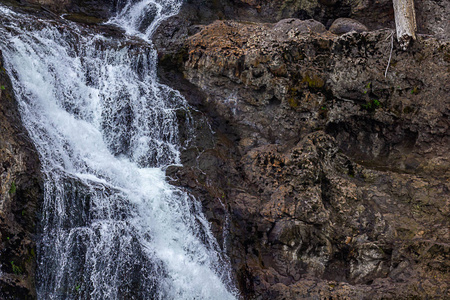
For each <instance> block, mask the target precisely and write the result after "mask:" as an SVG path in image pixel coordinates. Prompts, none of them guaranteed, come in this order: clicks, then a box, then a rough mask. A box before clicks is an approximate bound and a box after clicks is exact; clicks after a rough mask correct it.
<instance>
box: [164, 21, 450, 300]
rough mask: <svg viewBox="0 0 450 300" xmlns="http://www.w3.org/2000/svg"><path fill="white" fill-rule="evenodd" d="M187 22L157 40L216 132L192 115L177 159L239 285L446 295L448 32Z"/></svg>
mask: <svg viewBox="0 0 450 300" xmlns="http://www.w3.org/2000/svg"><path fill="white" fill-rule="evenodd" d="M166 28H167V27H166ZM191 29H192V32H191V33H195V32H197V31H198V32H197V33H195V34H193V35H191V36H190V37H189V38H188V39H187V41H185V42H184V44H183V45H184V48H183V47H182V48H178V49H181V50H178V52H174V51H172V49H175V46H174V45H176V40H175V39H168V40H167V41H168V43H167V44H165V45H159V46H160V51H161V67H162V69H161V74H162V75H163V77H165V78H166V81H167V82H169V81H170V82H172V85H174V86H175V87H177V88H179V89H180V90H181V91H182V92H184V93H185V94H186V96H187V98H188V99H189V100H190V101H191V103H192V104H193V105H195V106H196V107H198V108H199V109H200V110H201V111H203V112H204V113H205V114H206V116H208V117H209V118H210V121H211V124H212V126H213V130H214V131H215V135H212V134H211V133H208V130H207V129H204V128H203V127H202V126H201V125H199V124H198V125H197V127H196V130H197V132H198V134H197V138H196V140H195V141H194V145H193V147H192V148H190V149H187V150H186V151H185V153H184V154H183V157H184V164H185V167H183V168H175V167H172V168H169V169H168V174H169V175H170V177H172V178H177V180H175V181H174V183H175V184H179V185H182V186H186V187H189V188H190V189H191V190H192V191H193V192H194V193H196V195H197V196H198V197H199V198H200V199H202V202H203V204H204V207H205V213H206V215H207V216H208V218H209V219H210V220H211V222H212V224H213V228H214V229H215V231H216V234H217V237H218V239H219V241H220V242H221V243H222V244H223V246H224V249H226V250H227V253H228V255H229V256H230V258H231V262H232V266H233V268H234V270H235V274H236V280H237V282H238V285H239V288H240V290H241V292H242V294H243V296H244V298H246V299H303V298H305V299H316V298H333V299H334V298H344V299H382V298H383V299H385V298H427V297H431V298H437V299H439V298H441V299H444V298H445V297H446V296H447V295H448V288H449V286H448V282H449V279H450V275H449V261H450V260H449V246H450V236H449V231H448V228H449V226H448V225H449V224H448V220H449V210H448V204H449V203H448V201H449V200H448V199H449V197H448V195H449V190H450V186H449V178H450V177H449V176H450V172H449V159H450V156H449V154H448V145H449V144H450V140H449V132H450V131H449V125H450V121H449V114H450V111H449V109H450V99H449V97H448V94H449V92H450V85H449V82H450V80H449V79H450V78H449V72H448V70H449V67H450V59H449V57H450V45H449V43H448V42H445V41H443V40H439V39H435V38H430V37H428V36H425V35H420V36H419V38H418V42H417V43H415V44H414V45H413V46H412V48H410V49H409V50H408V51H406V52H405V51H402V50H401V49H400V47H399V45H398V44H397V43H396V41H395V39H393V38H392V32H393V31H392V30H390V29H387V30H377V31H371V32H360V33H358V32H355V31H352V32H349V33H346V34H343V35H340V36H339V35H335V34H332V33H331V32H329V31H326V30H325V27H324V25H322V24H320V23H319V22H317V21H313V20H306V21H302V20H299V19H285V20H281V21H279V22H278V23H238V22H234V21H217V22H214V23H212V24H211V25H208V26H195V27H191ZM194 29H195V30H194ZM162 32H164V28H162V29H161V31H160V33H162ZM178 37H179V38H180V39H179V40H178V43H183V37H182V35H179V36H178ZM391 48H392V53H391ZM176 68H179V70H181V71H182V72H183V76H184V78H185V79H187V81H188V82H183V81H182V80H181V77H180V76H178V77H177V73H176ZM386 70H387V71H386ZM177 80H180V81H179V82H178V83H176V82H177ZM193 86H195V88H196V89H197V90H198V92H193V89H194V88H193ZM196 114H197V113H196ZM224 232H225V233H227V234H225V235H224V234H223V233H224Z"/></svg>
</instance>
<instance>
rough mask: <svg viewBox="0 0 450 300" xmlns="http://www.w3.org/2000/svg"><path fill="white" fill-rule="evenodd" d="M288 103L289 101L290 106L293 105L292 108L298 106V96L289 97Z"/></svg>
mask: <svg viewBox="0 0 450 300" xmlns="http://www.w3.org/2000/svg"><path fill="white" fill-rule="evenodd" d="M288 103H289V106H290V107H292V108H297V107H298V100H297V99H296V98H294V97H291V98H289V99H288Z"/></svg>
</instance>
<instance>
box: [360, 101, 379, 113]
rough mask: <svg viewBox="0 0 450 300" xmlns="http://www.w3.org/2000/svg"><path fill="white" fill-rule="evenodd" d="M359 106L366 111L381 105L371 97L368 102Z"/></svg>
mask: <svg viewBox="0 0 450 300" xmlns="http://www.w3.org/2000/svg"><path fill="white" fill-rule="evenodd" d="M361 107H362V108H363V109H365V110H367V111H374V110H376V109H377V108H380V107H381V102H380V101H378V100H377V99H373V100H371V101H370V102H368V103H367V104H363V105H361Z"/></svg>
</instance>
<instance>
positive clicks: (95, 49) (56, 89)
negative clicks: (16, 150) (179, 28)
mask: <svg viewBox="0 0 450 300" xmlns="http://www.w3.org/2000/svg"><path fill="white" fill-rule="evenodd" d="M117 5H118V6H117V9H118V12H117V14H116V15H115V17H113V18H112V19H111V20H110V21H109V22H108V23H109V24H115V25H117V26H120V27H122V28H123V29H124V30H125V32H126V35H125V36H120V37H111V36H105V35H103V34H102V33H101V32H96V31H94V30H91V29H89V28H87V27H83V26H82V25H77V24H75V23H72V22H69V21H61V22H55V21H47V20H42V19H39V18H36V17H31V16H25V15H22V14H18V13H14V12H12V11H11V10H9V9H8V8H6V7H4V6H0V21H1V25H0V34H1V35H2V40H1V41H0V47H1V50H2V52H3V55H4V57H5V66H6V69H7V72H8V74H9V75H10V77H11V78H12V81H13V86H14V92H15V95H16V97H17V100H18V102H19V107H20V113H21V117H22V121H23V123H24V125H25V127H26V128H27V130H28V131H29V134H30V136H31V138H32V140H33V142H34V144H35V145H36V148H37V150H38V152H39V155H40V159H41V162H42V171H43V174H44V178H45V186H44V188H45V196H44V203H43V206H42V216H41V219H40V222H39V223H40V235H39V240H38V266H37V275H36V276H37V277H36V281H37V292H38V298H39V299H236V298H237V297H238V294H237V292H236V289H235V288H234V287H233V284H232V280H231V275H230V268H229V264H228V263H227V260H226V258H225V256H224V255H223V254H222V253H221V251H220V247H218V245H217V242H216V241H215V239H214V237H213V235H212V233H211V230H210V228H209V224H208V222H207V220H206V219H205V217H204V215H203V214H202V212H201V206H200V203H199V202H198V201H197V200H196V199H195V198H193V197H192V196H190V195H189V194H188V193H187V192H185V191H183V190H181V189H178V188H175V187H173V186H171V185H169V184H168V183H167V182H166V179H165V172H164V169H165V168H166V167H167V166H169V165H172V164H180V147H181V145H180V141H179V126H189V124H179V122H178V120H177V111H179V110H183V111H184V113H185V114H188V108H187V104H186V102H185V100H184V99H183V97H182V96H181V95H180V94H179V93H178V92H177V91H174V90H172V89H170V88H169V87H167V86H164V85H162V84H160V83H159V82H158V80H157V76H156V63H157V54H156V51H155V50H154V48H153V45H152V43H151V39H150V37H151V34H152V33H153V31H154V30H155V28H156V27H157V26H158V25H159V24H160V22H161V21H162V20H164V19H166V18H168V17H170V16H171V15H174V14H176V13H177V12H178V10H179V8H180V6H181V1H164V0H161V1H158V0H144V1H119V3H118V4H117ZM188 119H189V118H188ZM188 121H189V120H188Z"/></svg>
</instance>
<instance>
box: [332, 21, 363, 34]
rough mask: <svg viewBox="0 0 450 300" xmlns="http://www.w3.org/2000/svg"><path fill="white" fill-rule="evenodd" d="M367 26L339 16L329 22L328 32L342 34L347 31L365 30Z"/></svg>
mask: <svg viewBox="0 0 450 300" xmlns="http://www.w3.org/2000/svg"><path fill="white" fill-rule="evenodd" d="M367 30H368V29H367V27H366V26H364V25H363V24H362V23H360V22H358V21H356V20H353V19H348V18H339V19H336V21H334V22H333V24H331V27H330V32H332V33H334V34H344V33H347V32H352V31H355V32H363V31H367Z"/></svg>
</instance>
